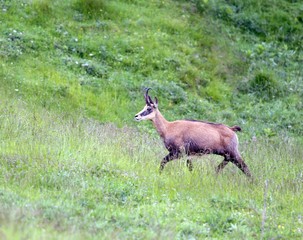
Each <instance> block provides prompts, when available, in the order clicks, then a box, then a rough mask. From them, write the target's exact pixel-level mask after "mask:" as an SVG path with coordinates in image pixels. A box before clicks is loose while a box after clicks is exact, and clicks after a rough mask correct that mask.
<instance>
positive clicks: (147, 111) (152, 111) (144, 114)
mask: <svg viewBox="0 0 303 240" xmlns="http://www.w3.org/2000/svg"><path fill="white" fill-rule="evenodd" d="M149 89H150V88H147V89H146V91H145V94H144V98H145V103H146V105H145V106H144V108H143V109H142V111H140V112H138V113H137V114H136V116H135V120H136V121H142V120H152V119H153V118H155V116H156V113H157V110H158V99H157V98H156V97H155V101H153V100H152V99H151V97H150V96H149V95H148V91H149Z"/></svg>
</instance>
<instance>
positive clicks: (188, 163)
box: [186, 158, 193, 172]
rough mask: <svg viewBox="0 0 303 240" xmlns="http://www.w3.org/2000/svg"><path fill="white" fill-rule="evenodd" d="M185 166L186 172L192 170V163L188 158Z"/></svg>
mask: <svg viewBox="0 0 303 240" xmlns="http://www.w3.org/2000/svg"><path fill="white" fill-rule="evenodd" d="M186 166H187V167H188V170H189V171H190V172H191V171H192V170H193V163H192V161H191V159H190V158H188V159H187V160H186Z"/></svg>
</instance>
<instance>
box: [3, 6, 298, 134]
mask: <svg viewBox="0 0 303 240" xmlns="http://www.w3.org/2000/svg"><path fill="white" fill-rule="evenodd" d="M274 2H275V4H271V3H270V2H269V1H266V3H264V2H263V1H261V0H250V1H236V0H234V1H223V0H222V1H204V0H203V1H202V0H201V1H198V0H197V1H162V2H161V1H148V2H146V1H118V0H117V1H102V0H89V1H83V0H69V1H64V3H63V2H62V1H47V0H32V1H14V0H13V1H5V0H4V1H1V7H2V12H1V15H0V17H1V20H0V21H1V26H0V28H1V29H0V30H1V39H0V42H1V45H0V55H1V73H0V74H1V77H0V81H1V85H2V86H3V87H4V88H5V90H6V91H7V92H10V93H14V94H15V95H17V96H20V97H22V99H24V100H25V101H28V102H30V103H33V104H37V105H39V106H43V107H44V108H46V109H55V110H58V111H59V112H71V111H74V112H79V111H80V112H82V113H83V114H85V115H86V116H89V117H93V118H95V119H98V120H100V121H103V122H115V123H117V124H119V125H120V126H122V125H124V124H128V125H131V124H133V121H132V117H133V115H134V113H135V112H137V111H138V109H140V108H141V106H142V88H144V87H146V86H149V87H152V88H153V90H154V91H153V93H154V94H155V95H157V96H158V98H159V99H160V102H161V109H162V110H163V111H164V112H165V116H167V118H169V119H176V118H199V119H206V120H209V121H218V122H219V121H222V122H226V123H227V124H235V123H237V124H239V125H241V126H242V127H243V128H244V129H245V132H246V133H247V134H248V136H249V137H251V136H253V135H256V136H258V135H264V134H265V135H270V136H271V135H279V134H280V133H281V132H282V133H285V132H286V133H291V134H293V135H297V136H302V124H301V121H300V119H302V117H303V116H302V113H303V111H302V107H303V105H302V91H303V90H302V89H303V80H302V75H303V74H302V68H301V67H300V66H301V65H302V61H303V59H302V56H303V54H302V46H301V44H300V41H301V40H302V32H303V27H302V14H303V13H302V11H303V10H302V8H303V7H302V3H301V2H300V1H284V0H280V1H274ZM273 5H274V6H275V7H274V8H272V6H273ZM109 105H110V106H111V107H108V106H109Z"/></svg>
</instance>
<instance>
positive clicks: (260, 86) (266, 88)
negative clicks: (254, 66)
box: [249, 72, 281, 100]
mask: <svg viewBox="0 0 303 240" xmlns="http://www.w3.org/2000/svg"><path fill="white" fill-rule="evenodd" d="M249 91H250V92H252V93H254V94H256V95H257V96H258V97H260V98H264V99H266V100H269V99H273V98H275V97H278V96H279V95H280V93H281V89H280V85H279V82H278V81H277V79H276V77H275V76H274V75H273V74H272V73H268V72H257V73H256V74H255V76H254V78H253V79H252V80H251V81H250V82H249Z"/></svg>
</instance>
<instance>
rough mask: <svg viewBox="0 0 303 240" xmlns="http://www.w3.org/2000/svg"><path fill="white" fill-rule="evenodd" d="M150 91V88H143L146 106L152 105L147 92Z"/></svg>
mask: <svg viewBox="0 0 303 240" xmlns="http://www.w3.org/2000/svg"><path fill="white" fill-rule="evenodd" d="M150 89H151V88H150V87H148V88H145V94H144V97H145V101H146V103H147V104H152V103H153V101H152V99H151V97H150V96H148V91H149V90H150Z"/></svg>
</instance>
